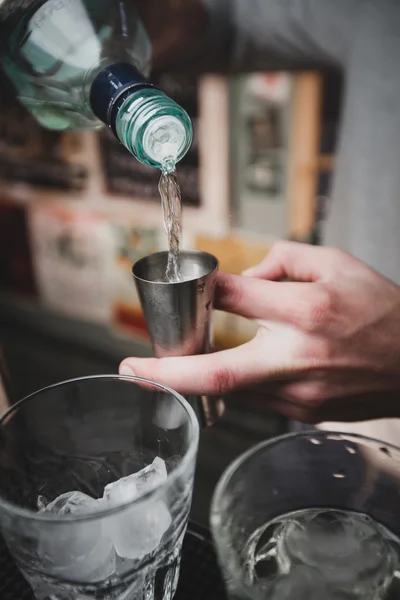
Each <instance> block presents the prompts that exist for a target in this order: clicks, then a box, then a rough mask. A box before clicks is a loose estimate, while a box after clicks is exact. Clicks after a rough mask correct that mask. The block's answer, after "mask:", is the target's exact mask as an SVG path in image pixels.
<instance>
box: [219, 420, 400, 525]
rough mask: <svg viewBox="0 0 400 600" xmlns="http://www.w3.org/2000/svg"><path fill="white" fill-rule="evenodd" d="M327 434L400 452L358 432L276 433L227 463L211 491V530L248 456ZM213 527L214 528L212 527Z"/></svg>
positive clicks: (312, 430)
mask: <svg viewBox="0 0 400 600" xmlns="http://www.w3.org/2000/svg"><path fill="white" fill-rule="evenodd" d="M329 436H330V437H331V438H332V439H335V437H338V436H340V438H345V439H346V438H347V439H348V441H354V442H357V441H358V442H370V443H371V442H372V443H374V444H378V445H379V446H381V447H384V448H387V449H388V450H394V451H396V452H400V446H395V445H394V444H388V443H387V442H384V441H382V440H379V439H378V438H372V437H369V436H366V435H362V434H359V433H350V432H347V431H337V430H334V431H333V430H332V431H330V430H323V429H317V430H314V429H309V430H307V431H297V432H295V433H285V434H283V435H278V436H275V437H273V438H271V439H269V440H266V441H263V442H260V443H258V444H256V445H255V446H252V447H251V448H249V449H248V450H246V451H245V452H243V453H242V454H240V455H239V456H238V457H237V458H235V460H234V461H232V462H231V464H230V465H228V467H227V468H226V469H225V471H224V472H223V473H222V475H221V477H220V479H219V481H218V483H217V485H216V487H215V490H214V493H213V496H212V499H211V512H210V521H211V527H212V529H213V531H214V530H215V529H216V527H215V523H214V516H215V515H216V513H217V512H218V506H219V505H220V500H221V498H222V496H223V495H224V493H225V490H226V488H227V486H228V484H229V482H230V481H231V479H232V476H233V475H234V474H235V473H236V471H237V470H238V469H239V468H240V467H241V466H243V465H244V464H245V463H246V462H247V461H248V460H249V459H250V458H252V457H253V456H255V455H256V454H258V453H259V452H260V451H262V450H265V449H266V448H268V447H269V446H271V447H272V446H276V445H278V444H281V443H282V442H285V441H287V440H290V439H294V438H301V437H304V438H308V437H314V438H318V437H322V438H328V437H329ZM391 459H392V460H395V459H394V458H393V457H391ZM214 527H215V529H214Z"/></svg>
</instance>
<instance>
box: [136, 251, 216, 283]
mask: <svg viewBox="0 0 400 600" xmlns="http://www.w3.org/2000/svg"><path fill="white" fill-rule="evenodd" d="M179 256H180V257H182V258H185V257H190V256H204V257H208V259H209V260H210V263H211V264H213V267H212V268H210V269H208V270H207V271H205V272H204V273H202V274H201V275H197V276H196V277H192V278H190V279H186V278H185V279H183V280H182V281H159V280H157V281H156V280H154V279H146V278H145V277H140V276H139V275H137V271H138V270H140V268H141V266H142V265H143V264H144V263H147V262H148V261H149V259H151V257H154V260H157V259H158V258H160V257H166V258H168V250H161V251H160V252H153V253H152V254H148V255H147V256H144V257H143V258H139V260H137V261H136V262H135V263H134V265H133V267H132V275H133V277H134V278H135V279H137V280H139V281H144V282H146V283H153V284H157V285H182V284H184V283H190V282H193V281H196V280H197V279H201V278H202V277H207V276H208V275H211V273H213V272H214V271H217V270H218V267H219V262H218V259H217V258H216V257H215V256H214V255H213V254H211V253H210V252H205V251H204V250H181V251H180V252H179Z"/></svg>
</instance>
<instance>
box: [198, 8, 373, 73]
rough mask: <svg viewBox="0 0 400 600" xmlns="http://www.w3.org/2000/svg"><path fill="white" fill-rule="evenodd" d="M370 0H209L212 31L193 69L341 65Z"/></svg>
mask: <svg viewBox="0 0 400 600" xmlns="http://www.w3.org/2000/svg"><path fill="white" fill-rule="evenodd" d="M366 1H367V0H203V2H204V4H205V7H206V10H207V12H208V28H207V31H206V33H205V35H204V38H203V40H202V42H201V44H200V47H199V48H197V50H196V53H195V56H191V57H188V58H187V65H188V67H189V68H190V70H191V71H193V70H195V71H209V72H230V73H235V72H236V73H238V72H245V71H250V70H251V71H272V70H305V69H314V68H320V67H340V66H342V64H344V63H345V62H346V60H347V55H348V53H349V52H350V51H351V45H352V39H353V33H354V29H355V27H356V26H357V23H356V21H357V18H358V15H359V14H360V10H361V7H362V5H363V4H364V3H365V2H366Z"/></svg>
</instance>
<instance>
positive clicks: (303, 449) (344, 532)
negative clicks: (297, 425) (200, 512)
mask: <svg viewBox="0 0 400 600" xmlns="http://www.w3.org/2000/svg"><path fill="white" fill-rule="evenodd" d="M211 524H212V529H213V535H214V539H215V542H216V546H217V551H218V556H219V561H220V564H221V567H222V570H223V573H224V578H225V581H226V585H227V589H228V592H229V595H230V597H231V598H232V600H246V599H248V600H250V599H251V600H322V599H323V600H396V599H398V598H400V450H399V449H398V448H395V447H391V446H388V445H387V444H384V443H382V442H379V441H377V440H372V439H368V438H364V437H361V436H357V435H350V434H344V433H343V434H342V433H332V432H319V431H313V432H305V433H300V434H294V435H287V436H283V437H281V438H276V439H274V440H270V441H268V442H264V443H262V444H260V445H259V446H257V447H255V448H253V449H251V450H249V451H248V452H247V453H246V454H244V455H243V456H241V457H239V458H238V459H237V460H236V461H235V462H234V463H233V464H232V465H231V466H230V467H229V468H228V469H227V471H226V472H225V473H224V475H223V476H222V478H221V480H220V482H219V484H218V486H217V489H216V492H215V494H214V498H213V502H212V509H211Z"/></svg>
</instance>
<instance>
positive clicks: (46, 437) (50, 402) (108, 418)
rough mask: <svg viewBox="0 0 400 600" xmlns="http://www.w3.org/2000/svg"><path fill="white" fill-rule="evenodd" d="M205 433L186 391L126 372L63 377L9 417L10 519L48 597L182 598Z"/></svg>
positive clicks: (3, 495)
mask: <svg viewBox="0 0 400 600" xmlns="http://www.w3.org/2000/svg"><path fill="white" fill-rule="evenodd" d="M198 438H199V426H198V422H197V419H196V417H195V414H194V412H193V410H192V409H191V408H190V406H189V405H188V403H187V402H186V401H185V400H184V399H183V398H182V397H181V396H180V395H179V394H177V393H175V392H174V391H173V390H171V389H169V388H167V387H164V386H162V385H159V384H156V383H154V382H151V381H148V380H145V379H140V378H136V377H127V376H123V377H122V376H118V375H112V376H108V375H104V376H94V377H85V378H81V379H75V380H70V381H65V382H63V383H59V384H56V385H52V386H50V387H47V388H45V389H42V390H40V391H38V392H36V393H34V394H32V395H30V396H28V397H27V398H25V399H24V400H21V401H20V402H18V403H17V404H15V405H14V406H13V407H12V408H10V409H9V410H8V411H7V412H6V413H5V414H4V415H3V416H2V417H1V419H0V527H1V531H2V534H3V536H4V539H5V541H6V544H7V545H8V547H9V549H10V551H11V553H12V555H13V556H14V558H15V560H16V562H17V564H18V566H19V567H20V569H21V571H22V573H23V575H24V576H25V578H26V579H27V580H28V582H29V583H30V585H31V586H32V589H33V591H34V593H35V595H36V597H37V598H38V600H86V599H96V600H170V599H171V598H172V597H173V595H174V593H175V590H176V587H177V582H178V576H179V564H180V555H181V549H182V541H183V537H184V534H185V530H186V525H187V521H188V515H189V509H190V503H191V496H192V488H193V476H194V469H195V459H196V453H197V447H198ZM143 469H144V470H143ZM139 471H140V473H138V475H136V476H132V474H134V473H137V472H139ZM128 476H129V478H128V479H123V480H122V481H119V480H120V479H121V478H126V477H128ZM115 482H118V483H115ZM106 486H109V487H106ZM71 492H72V493H71ZM60 496H61V498H60Z"/></svg>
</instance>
